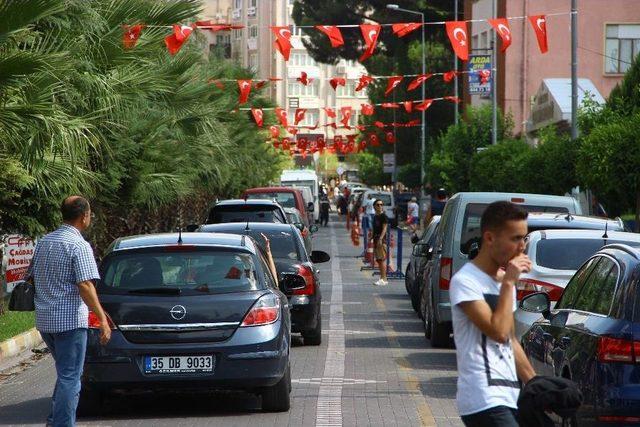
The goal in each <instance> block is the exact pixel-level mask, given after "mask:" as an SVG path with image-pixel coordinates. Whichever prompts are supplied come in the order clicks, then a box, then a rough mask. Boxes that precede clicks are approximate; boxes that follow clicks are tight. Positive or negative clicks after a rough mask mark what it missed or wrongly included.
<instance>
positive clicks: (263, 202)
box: [215, 199, 280, 206]
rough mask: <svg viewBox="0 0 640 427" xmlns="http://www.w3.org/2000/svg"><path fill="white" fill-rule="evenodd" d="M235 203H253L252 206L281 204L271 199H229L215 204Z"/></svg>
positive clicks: (231, 204)
mask: <svg viewBox="0 0 640 427" xmlns="http://www.w3.org/2000/svg"><path fill="white" fill-rule="evenodd" d="M234 205H251V206H260V205H263V206H280V204H279V203H278V202H276V201H273V200H269V199H247V200H245V199H228V200H220V201H219V202H218V203H216V204H215V206H234Z"/></svg>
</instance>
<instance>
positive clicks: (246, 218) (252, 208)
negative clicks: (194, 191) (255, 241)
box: [189, 199, 287, 231]
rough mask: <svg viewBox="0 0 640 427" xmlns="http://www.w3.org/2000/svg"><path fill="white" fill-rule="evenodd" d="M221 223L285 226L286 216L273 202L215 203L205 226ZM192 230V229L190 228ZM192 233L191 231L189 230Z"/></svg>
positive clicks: (280, 207)
mask: <svg viewBox="0 0 640 427" xmlns="http://www.w3.org/2000/svg"><path fill="white" fill-rule="evenodd" d="M223 222H275V223H281V224H286V223H287V214H286V213H285V212H284V209H283V208H282V206H280V204H279V203H277V202H274V201H273V200H244V199H231V200H223V201H221V202H218V203H215V204H214V205H213V206H211V208H210V209H209V215H208V216H207V221H206V222H205V223H206V224H220V223H223ZM191 228H193V227H191ZM189 231H193V230H191V229H190V230H189Z"/></svg>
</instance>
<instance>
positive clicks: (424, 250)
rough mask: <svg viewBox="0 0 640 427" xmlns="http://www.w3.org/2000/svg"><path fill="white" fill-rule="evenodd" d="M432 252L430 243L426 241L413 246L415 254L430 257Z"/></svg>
mask: <svg viewBox="0 0 640 427" xmlns="http://www.w3.org/2000/svg"><path fill="white" fill-rule="evenodd" d="M430 254H431V251H430V248H429V245H427V244H426V243H418V244H417V245H415V246H414V247H413V256H417V257H428V256H429V255H430Z"/></svg>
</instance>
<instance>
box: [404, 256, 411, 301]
mask: <svg viewBox="0 0 640 427" xmlns="http://www.w3.org/2000/svg"><path fill="white" fill-rule="evenodd" d="M410 268H411V262H409V263H408V264H407V268H406V269H405V270H404V288H405V289H406V290H407V294H409V295H411V280H410V279H409V269H410Z"/></svg>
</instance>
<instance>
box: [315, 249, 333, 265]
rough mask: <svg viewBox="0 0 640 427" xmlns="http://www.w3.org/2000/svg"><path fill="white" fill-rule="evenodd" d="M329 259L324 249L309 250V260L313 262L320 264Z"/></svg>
mask: <svg viewBox="0 0 640 427" xmlns="http://www.w3.org/2000/svg"><path fill="white" fill-rule="evenodd" d="M329 260H331V257H330V256H329V254H328V253H326V252H324V251H313V252H311V262H312V263H314V264H320V263H323V262H327V261H329Z"/></svg>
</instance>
